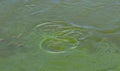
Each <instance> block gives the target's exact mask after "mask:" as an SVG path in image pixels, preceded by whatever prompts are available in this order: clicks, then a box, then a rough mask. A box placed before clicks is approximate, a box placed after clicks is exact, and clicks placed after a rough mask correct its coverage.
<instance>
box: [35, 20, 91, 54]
mask: <svg viewBox="0 0 120 71" xmlns="http://www.w3.org/2000/svg"><path fill="white" fill-rule="evenodd" d="M35 32H36V33H37V35H38V36H39V37H41V38H42V40H40V44H39V46H40V49H41V50H44V51H45V52H49V53H64V52H67V51H69V50H71V49H75V48H77V47H80V46H79V45H82V44H83V41H81V40H86V39H87V37H89V32H88V30H87V29H86V28H84V27H79V26H73V25H71V24H69V23H66V22H63V21H54V22H46V23H43V24H39V25H37V26H36V27H35Z"/></svg>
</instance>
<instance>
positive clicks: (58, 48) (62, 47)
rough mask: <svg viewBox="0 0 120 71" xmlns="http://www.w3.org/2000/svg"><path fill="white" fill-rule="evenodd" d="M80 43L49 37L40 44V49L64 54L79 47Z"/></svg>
mask: <svg viewBox="0 0 120 71" xmlns="http://www.w3.org/2000/svg"><path fill="white" fill-rule="evenodd" d="M78 44H79V42H78V41H77V40H76V39H74V38H72V37H66V38H59V37H51V38H50V37H49V38H44V39H43V40H42V41H41V42H40V49H42V50H44V51H46V52H49V53H64V52H67V51H68V50H71V49H74V48H76V47H77V45H78Z"/></svg>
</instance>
